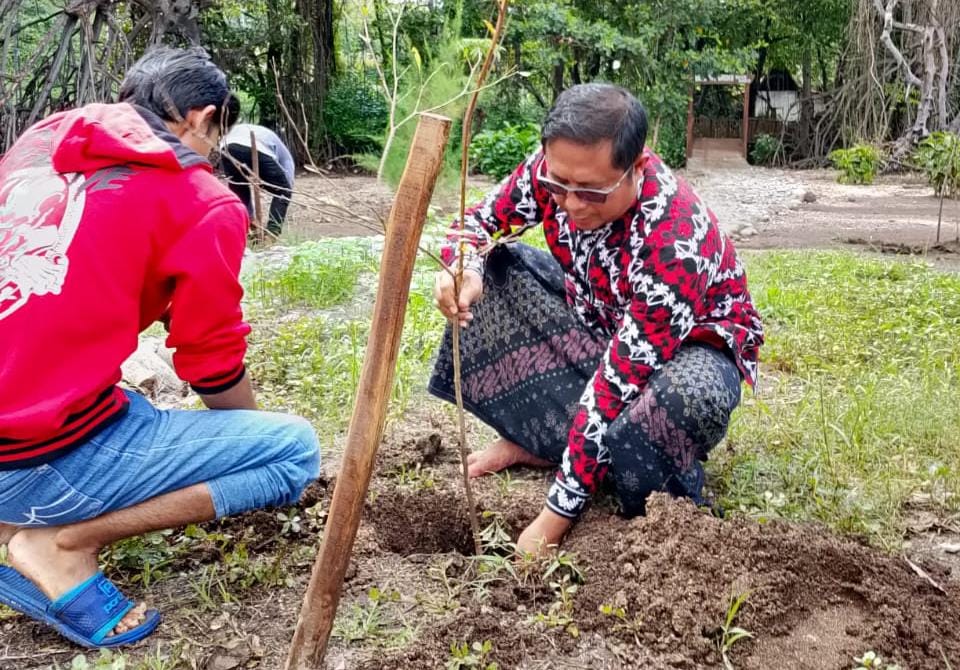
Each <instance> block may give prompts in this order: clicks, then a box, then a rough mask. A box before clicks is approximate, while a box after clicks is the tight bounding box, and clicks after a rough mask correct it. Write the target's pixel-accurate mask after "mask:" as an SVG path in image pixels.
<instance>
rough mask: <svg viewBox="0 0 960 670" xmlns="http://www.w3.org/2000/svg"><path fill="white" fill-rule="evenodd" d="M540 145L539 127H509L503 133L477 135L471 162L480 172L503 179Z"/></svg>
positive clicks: (526, 125) (506, 126) (501, 129)
mask: <svg viewBox="0 0 960 670" xmlns="http://www.w3.org/2000/svg"><path fill="white" fill-rule="evenodd" d="M539 146H540V127H539V126H537V125H536V124H534V123H524V124H517V125H513V124H507V125H505V126H504V127H503V128H500V129H499V130H484V131H483V132H481V133H477V134H476V135H475V136H474V138H473V141H472V142H471V143H470V160H471V161H472V162H473V166H474V169H475V170H476V171H477V172H480V173H481V174H485V175H489V176H490V177H494V178H495V179H502V178H503V177H505V176H507V175H508V174H510V173H511V172H513V170H514V168H516V167H517V165H519V163H520V161H522V160H523V159H524V158H526V157H527V156H529V155H530V154H532V153H533V152H534V151H536V150H537V147H539Z"/></svg>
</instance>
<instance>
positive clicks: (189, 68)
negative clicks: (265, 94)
mask: <svg viewBox="0 0 960 670" xmlns="http://www.w3.org/2000/svg"><path fill="white" fill-rule="evenodd" d="M119 100H120V102H129V103H131V104H134V105H139V106H141V107H145V108H146V109H149V110H150V111H151V112H153V113H154V114H156V115H157V116H159V117H160V118H161V119H163V120H164V121H180V120H182V119H184V118H186V116H187V112H189V111H190V110H191V109H203V108H204V107H206V106H207V105H213V106H214V107H216V108H217V111H216V113H215V114H214V115H213V119H212V123H213V124H214V125H215V126H218V127H220V130H221V131H222V132H226V131H228V130H229V129H230V127H231V126H233V124H234V123H236V121H237V117H238V116H239V115H240V101H239V100H237V98H236V96H234V95H233V94H232V93H231V92H230V87H229V86H228V85H227V76H226V75H225V74H224V73H223V70H221V69H220V68H219V67H217V65H216V64H215V63H214V62H213V61H212V60H210V56H209V55H208V54H207V52H206V51H204V50H203V49H200V48H191V49H175V48H172V47H157V48H155V49H151V50H150V51H148V52H147V53H146V54H144V55H143V57H141V58H140V60H138V61H137V62H136V63H134V64H133V65H132V66H131V68H130V69H129V70H128V71H127V75H126V77H124V79H123V83H122V84H120V96H119Z"/></svg>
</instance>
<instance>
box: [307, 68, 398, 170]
mask: <svg viewBox="0 0 960 670" xmlns="http://www.w3.org/2000/svg"><path fill="white" fill-rule="evenodd" d="M387 114H388V111H387V103H386V101H385V100H384V98H383V95H381V93H380V91H379V90H378V89H377V87H376V85H375V84H374V83H373V82H371V81H369V80H368V79H366V78H364V76H363V75H361V74H359V73H356V72H350V73H346V74H344V75H341V76H340V77H338V78H337V80H336V81H335V82H334V83H333V86H331V87H330V90H329V91H328V92H327V97H326V101H325V102H324V109H323V120H324V124H325V125H326V129H327V133H328V134H329V136H330V138H331V139H332V140H333V141H334V142H335V143H336V144H337V145H338V146H339V147H340V149H342V150H343V151H344V152H346V153H365V152H377V153H379V151H380V146H381V144H382V143H383V131H384V129H385V128H386V127H387Z"/></svg>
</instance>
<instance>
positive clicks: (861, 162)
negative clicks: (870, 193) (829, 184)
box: [829, 144, 883, 184]
mask: <svg viewBox="0 0 960 670" xmlns="http://www.w3.org/2000/svg"><path fill="white" fill-rule="evenodd" d="M882 157H883V156H882V154H881V153H880V150H879V149H877V148H876V147H874V146H871V145H869V144H857V145H856V146H853V147H851V148H849V149H836V150H834V151H831V152H830V156H829V158H830V162H831V163H833V167H835V168H836V169H838V170H840V176H839V177H837V181H839V182H840V183H841V184H872V183H873V180H874V178H875V177H876V176H877V170H878V169H879V168H880V160H881V158H882Z"/></svg>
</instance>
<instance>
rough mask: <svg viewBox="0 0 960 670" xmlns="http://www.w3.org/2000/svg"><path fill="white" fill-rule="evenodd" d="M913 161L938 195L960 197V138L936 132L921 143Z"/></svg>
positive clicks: (951, 134)
mask: <svg viewBox="0 0 960 670" xmlns="http://www.w3.org/2000/svg"><path fill="white" fill-rule="evenodd" d="M913 161H914V163H916V165H917V166H918V167H919V168H920V169H922V170H923V172H924V173H925V174H926V175H927V179H928V180H929V182H930V185H931V186H933V188H934V189H936V192H937V195H940V194H941V193H943V194H944V195H946V196H949V197H951V198H952V197H956V196H958V195H960V136H957V135H954V134H953V133H946V132H935V133H931V134H930V136H929V137H927V138H925V139H924V140H923V141H922V142H920V146H918V147H917V150H916V151H915V152H914V154H913Z"/></svg>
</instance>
